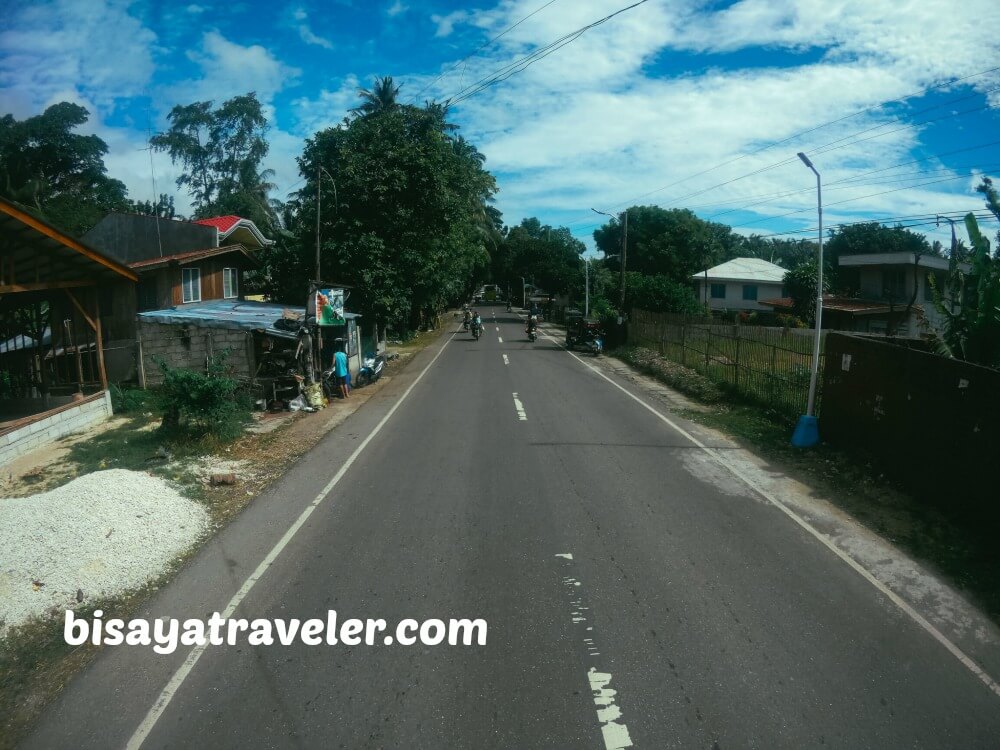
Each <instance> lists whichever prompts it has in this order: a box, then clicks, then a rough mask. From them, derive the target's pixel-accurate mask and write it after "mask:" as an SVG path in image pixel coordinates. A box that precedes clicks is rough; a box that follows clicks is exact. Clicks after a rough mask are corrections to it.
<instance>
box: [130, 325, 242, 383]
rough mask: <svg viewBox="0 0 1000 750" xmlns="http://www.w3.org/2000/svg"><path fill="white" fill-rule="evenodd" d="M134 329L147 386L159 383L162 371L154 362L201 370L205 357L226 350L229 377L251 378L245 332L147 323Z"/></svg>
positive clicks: (161, 380)
mask: <svg viewBox="0 0 1000 750" xmlns="http://www.w3.org/2000/svg"><path fill="white" fill-rule="evenodd" d="M138 329H139V339H140V341H141V342H142V364H143V368H144V370H145V375H146V386H147V387H149V386H156V385H160V384H161V383H162V382H163V370H161V369H160V365H159V364H158V363H157V360H160V359H162V360H163V361H165V362H166V363H167V365H169V366H170V367H183V368H186V369H190V370H199V371H204V370H205V364H206V362H207V360H208V357H209V356H210V355H212V356H219V355H220V354H221V353H222V352H223V351H225V350H226V349H228V350H229V356H228V357H227V358H226V360H225V364H226V369H227V370H228V371H229V372H230V373H231V374H232V376H233V377H237V378H249V377H250V375H251V373H250V368H251V362H250V352H249V350H248V347H249V346H250V340H249V336H248V334H247V332H246V331H241V330H235V329H229V328H198V327H196V326H189V325H179V324H168V323H150V322H147V321H140V322H139V324H138Z"/></svg>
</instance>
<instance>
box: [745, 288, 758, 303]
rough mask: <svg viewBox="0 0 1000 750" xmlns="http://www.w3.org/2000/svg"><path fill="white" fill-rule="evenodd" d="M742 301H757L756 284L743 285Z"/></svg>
mask: <svg viewBox="0 0 1000 750" xmlns="http://www.w3.org/2000/svg"><path fill="white" fill-rule="evenodd" d="M743 299H745V300H748V301H750V302H756V301H757V285H756V284H744V285H743Z"/></svg>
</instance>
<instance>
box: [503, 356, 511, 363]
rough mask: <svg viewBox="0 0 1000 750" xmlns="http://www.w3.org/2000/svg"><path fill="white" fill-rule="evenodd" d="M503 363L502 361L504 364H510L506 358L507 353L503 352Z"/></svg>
mask: <svg viewBox="0 0 1000 750" xmlns="http://www.w3.org/2000/svg"><path fill="white" fill-rule="evenodd" d="M503 363H504V364H505V365H509V364H510V360H509V359H507V355H506V354H504V355H503Z"/></svg>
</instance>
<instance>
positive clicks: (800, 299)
mask: <svg viewBox="0 0 1000 750" xmlns="http://www.w3.org/2000/svg"><path fill="white" fill-rule="evenodd" d="M817 269H818V264H817V263H816V259H815V258H812V259H811V260H807V261H803V262H802V263H799V265H797V266H795V268H793V269H791V270H790V271H788V272H787V273H785V277H784V279H783V280H782V283H783V284H784V285H785V287H786V288H787V289H788V296H790V297H791V298H792V311H793V312H794V313H795V315H796V316H797V317H799V318H801V319H802V320H805V321H807V322H808V323H809V324H810V325H812V324H813V323H814V322H815V321H816V277H817V275H818V274H817ZM830 288H831V284H830V276H829V274H828V273H826V271H825V270H824V272H823V293H824V294H826V293H827V292H828V291H830Z"/></svg>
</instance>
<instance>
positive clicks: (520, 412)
mask: <svg viewBox="0 0 1000 750" xmlns="http://www.w3.org/2000/svg"><path fill="white" fill-rule="evenodd" d="M514 409H515V410H516V411H517V418H518V420H519V421H521V422H527V421H528V414H527V412H525V411H524V404H522V403H521V399H519V398H518V397H517V394H516V393H515V394H514Z"/></svg>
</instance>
